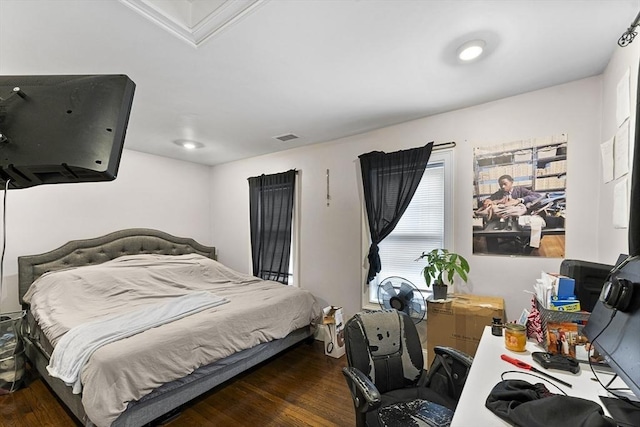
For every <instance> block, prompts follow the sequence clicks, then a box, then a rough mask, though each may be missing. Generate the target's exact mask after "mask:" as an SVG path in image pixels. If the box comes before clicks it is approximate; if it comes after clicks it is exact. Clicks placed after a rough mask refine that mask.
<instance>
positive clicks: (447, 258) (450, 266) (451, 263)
mask: <svg viewBox="0 0 640 427" xmlns="http://www.w3.org/2000/svg"><path fill="white" fill-rule="evenodd" d="M421 259H426V260H427V265H426V266H425V267H424V268H423V269H422V275H423V276H424V281H425V282H426V284H427V287H429V286H431V284H433V299H445V298H446V297H447V289H448V287H447V283H445V281H444V277H446V278H447V282H448V283H449V284H453V277H454V276H455V275H456V274H457V275H458V276H460V278H461V279H462V280H464V281H465V282H466V281H467V273H469V263H468V262H467V260H466V259H465V258H464V257H463V256H461V255H458V254H456V253H453V252H449V251H448V250H447V249H433V250H432V251H430V252H422V255H420V256H419V257H418V259H416V261H418V260H421Z"/></svg>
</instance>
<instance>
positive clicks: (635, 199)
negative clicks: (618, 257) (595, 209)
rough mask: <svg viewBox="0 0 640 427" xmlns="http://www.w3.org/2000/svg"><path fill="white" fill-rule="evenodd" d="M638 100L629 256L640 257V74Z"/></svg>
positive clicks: (632, 176)
mask: <svg viewBox="0 0 640 427" xmlns="http://www.w3.org/2000/svg"><path fill="white" fill-rule="evenodd" d="M638 83H639V84H638V97H637V99H636V135H635V142H634V148H633V163H632V169H631V171H632V172H631V201H630V203H629V255H632V256H635V255H640V214H639V212H640V74H639V75H638Z"/></svg>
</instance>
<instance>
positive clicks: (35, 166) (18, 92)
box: [0, 75, 135, 189]
mask: <svg viewBox="0 0 640 427" xmlns="http://www.w3.org/2000/svg"><path fill="white" fill-rule="evenodd" d="M134 91H135V84H134V82H133V81H131V79H129V77H127V76H126V75H84V76H83V75H77V76H63V75H59V76H0V184H2V188H4V187H5V186H6V182H7V180H9V185H8V188H9V189H16V188H27V187H33V186H36V185H42V184H61V183H77V182H94V181H111V180H114V179H115V178H116V176H117V173H118V166H119V164H120V157H121V155H122V149H123V145H124V139H125V133H126V129H127V125H128V122H129V115H130V112H131V106H132V103H133V94H134Z"/></svg>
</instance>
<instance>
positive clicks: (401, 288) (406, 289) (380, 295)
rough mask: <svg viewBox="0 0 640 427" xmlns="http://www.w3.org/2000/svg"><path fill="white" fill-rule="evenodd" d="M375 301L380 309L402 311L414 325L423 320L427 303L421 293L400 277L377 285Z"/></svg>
mask: <svg viewBox="0 0 640 427" xmlns="http://www.w3.org/2000/svg"><path fill="white" fill-rule="evenodd" d="M377 299H378V304H379V305H380V307H381V308H383V309H395V310H398V311H403V312H404V313H406V314H407V315H408V316H409V317H411V319H412V320H413V322H414V323H419V322H421V321H422V320H424V318H425V315H426V312H427V306H426V305H427V302H426V298H425V297H424V295H423V293H422V291H421V290H420V289H418V287H417V286H416V285H414V284H413V283H412V282H411V281H409V280H407V279H405V278H403V277H400V276H390V277H387V278H385V279H384V280H382V281H381V282H380V284H379V285H378V292H377Z"/></svg>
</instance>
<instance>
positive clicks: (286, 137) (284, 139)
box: [274, 133, 300, 142]
mask: <svg viewBox="0 0 640 427" xmlns="http://www.w3.org/2000/svg"><path fill="white" fill-rule="evenodd" d="M274 138H275V139H278V140H280V141H282V142H287V141H291V140H292V139H298V138H300V137H299V136H298V135H294V134H292V133H288V134H286V135H280V136H274Z"/></svg>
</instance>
